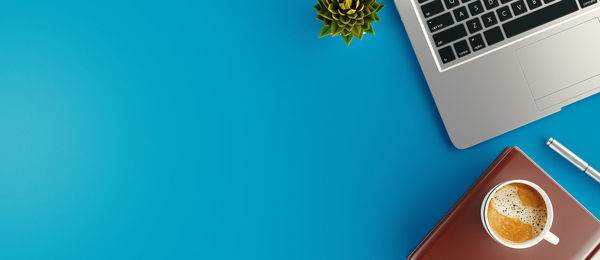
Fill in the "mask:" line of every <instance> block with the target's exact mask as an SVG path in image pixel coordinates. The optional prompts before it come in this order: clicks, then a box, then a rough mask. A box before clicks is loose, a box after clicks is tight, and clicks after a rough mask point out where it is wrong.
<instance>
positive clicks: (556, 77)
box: [517, 18, 600, 110]
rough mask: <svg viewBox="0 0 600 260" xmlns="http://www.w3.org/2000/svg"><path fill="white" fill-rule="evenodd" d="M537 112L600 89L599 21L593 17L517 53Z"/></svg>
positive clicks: (583, 96)
mask: <svg viewBox="0 0 600 260" xmlns="http://www.w3.org/2000/svg"><path fill="white" fill-rule="evenodd" d="M517 56H518V58H519V62H520V63H521V67H522V70H523V73H524V75H525V79H526V80H527V83H528V84H529V87H530V89H531V93H532V95H533V97H534V99H535V102H536V104H537V106H538V109H540V110H543V109H546V108H549V107H552V106H554V105H557V104H560V103H565V104H563V105H566V104H569V103H572V102H575V101H577V100H579V99H582V98H585V97H587V96H589V95H592V94H595V93H597V92H598V91H599V90H600V89H599V88H598V87H600V21H599V20H598V18H594V19H592V20H589V21H587V22H584V23H581V24H579V25H576V26H574V27H571V28H569V29H566V30H564V31H561V32H559V33H556V34H554V35H552V36H549V37H547V38H544V39H542V40H540V41H537V42H534V43H532V44H530V45H527V46H525V47H522V48H520V49H518V50H517Z"/></svg>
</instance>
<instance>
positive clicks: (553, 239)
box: [544, 232, 560, 245]
mask: <svg viewBox="0 0 600 260" xmlns="http://www.w3.org/2000/svg"><path fill="white" fill-rule="evenodd" d="M544 239H545V240H546V241H548V242H549V243H550V244H553V245H558V242H559V241H560V238H558V237H557V236H556V235H555V234H552V233H551V232H548V233H546V235H545V236H544Z"/></svg>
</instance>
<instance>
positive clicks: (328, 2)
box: [314, 0, 385, 45]
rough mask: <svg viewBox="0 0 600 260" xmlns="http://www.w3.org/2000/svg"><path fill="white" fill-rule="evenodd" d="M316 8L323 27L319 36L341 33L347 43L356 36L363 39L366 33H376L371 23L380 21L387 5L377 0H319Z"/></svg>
mask: <svg viewBox="0 0 600 260" xmlns="http://www.w3.org/2000/svg"><path fill="white" fill-rule="evenodd" d="M317 2H319V3H318V4H317V5H315V6H314V8H315V9H316V10H317V11H318V14H317V19H318V20H320V21H322V22H323V23H324V24H323V27H322V28H321V33H319V38H321V37H323V36H326V35H330V34H331V35H332V36H338V35H341V36H342V38H343V39H344V41H345V42H346V45H350V42H351V41H352V39H353V38H354V37H356V38H358V39H360V40H362V37H363V34H364V33H370V34H373V35H374V34H375V32H374V31H373V26H372V25H371V23H373V22H376V21H379V20H380V19H379V16H377V12H379V11H380V10H381V9H382V8H383V7H384V6H385V5H384V4H381V3H378V2H376V1H375V0H317Z"/></svg>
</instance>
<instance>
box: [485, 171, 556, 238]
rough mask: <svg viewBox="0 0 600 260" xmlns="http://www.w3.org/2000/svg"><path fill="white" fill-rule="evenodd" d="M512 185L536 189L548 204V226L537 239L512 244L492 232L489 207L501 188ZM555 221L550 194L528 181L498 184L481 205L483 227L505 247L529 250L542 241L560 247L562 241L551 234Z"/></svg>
mask: <svg viewBox="0 0 600 260" xmlns="http://www.w3.org/2000/svg"><path fill="white" fill-rule="evenodd" d="M512 183H521V184H525V185H527V186H530V187H532V188H534V189H535V190H536V191H537V192H538V193H539V194H540V195H541V196H542V198H543V199H544V202H545V203H546V211H547V218H546V226H544V229H543V230H542V232H540V234H539V235H538V236H537V237H535V238H533V239H530V240H528V241H526V242H523V243H511V242H509V241H506V240H503V239H501V238H500V237H498V236H497V235H496V234H495V233H494V232H493V231H492V229H491V227H490V224H489V222H488V219H487V213H488V206H489V204H490V202H491V200H492V197H493V196H494V194H495V193H496V191H498V190H499V189H500V188H502V187H504V186H505V185H508V184H512ZM553 220H554V210H553V209H552V202H550V197H548V194H546V192H545V191H544V190H542V188H540V186H538V185H536V184H535V183H533V182H530V181H526V180H511V181H506V182H502V183H500V184H498V185H497V186H496V187H494V188H493V189H492V190H490V192H488V194H487V195H486V196H485V198H484V199H483V203H482V204H481V222H482V223H483V227H484V228H485V230H486V231H487V232H488V234H489V235H490V236H491V237H492V238H493V239H494V240H496V242H498V243H500V244H502V245H504V246H507V247H510V248H518V249H523V248H528V247H532V246H535V245H537V244H538V243H539V242H541V241H542V240H546V241H548V242H549V243H551V244H553V245H558V242H559V241H560V239H559V238H558V237H557V236H556V235H554V234H552V233H551V232H550V228H551V227H552V221H553Z"/></svg>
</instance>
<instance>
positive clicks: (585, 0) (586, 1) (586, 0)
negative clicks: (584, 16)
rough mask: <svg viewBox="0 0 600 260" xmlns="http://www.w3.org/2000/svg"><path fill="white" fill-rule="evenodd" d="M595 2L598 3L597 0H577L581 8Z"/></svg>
mask: <svg viewBox="0 0 600 260" xmlns="http://www.w3.org/2000/svg"><path fill="white" fill-rule="evenodd" d="M595 3H598V0H579V5H581V8H586V7H588V6H591V5H593V4H595Z"/></svg>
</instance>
